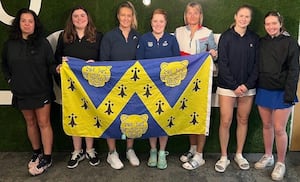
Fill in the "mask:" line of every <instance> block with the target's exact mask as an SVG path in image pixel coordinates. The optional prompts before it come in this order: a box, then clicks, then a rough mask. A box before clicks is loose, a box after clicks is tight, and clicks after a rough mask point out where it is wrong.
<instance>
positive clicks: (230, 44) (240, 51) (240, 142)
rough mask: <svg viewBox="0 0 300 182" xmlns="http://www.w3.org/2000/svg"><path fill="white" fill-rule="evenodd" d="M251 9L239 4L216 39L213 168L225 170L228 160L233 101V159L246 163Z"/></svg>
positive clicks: (252, 79) (253, 49)
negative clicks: (218, 152) (216, 151)
mask: <svg viewBox="0 0 300 182" xmlns="http://www.w3.org/2000/svg"><path fill="white" fill-rule="evenodd" d="M251 17H252V9H251V7H249V6H248V5H243V6H240V7H239V8H238V9H237V11H236V13H235V15H234V19H235V23H234V26H232V28H230V29H228V30H227V31H225V32H224V33H223V34H222V35H221V37H220V41H219V48H218V50H219V75H218V88H217V94H218V96H219V104H220V128H219V140H220V145H221V158H220V160H218V162H217V163H216V165H215V170H216V171H218V172H225V170H226V167H227V166H228V165H229V163H230V161H229V159H228V157H227V156H228V154H227V147H228V142H229V136H230V132H229V130H230V126H231V123H232V118H233V110H234V107H235V103H236V104H237V114H236V119H237V129H236V139H237V147H236V153H235V157H234V161H235V162H236V163H237V164H238V166H239V168H240V169H242V170H248V169H249V168H250V165H249V163H248V161H247V159H246V158H244V157H243V155H242V152H243V148H244V144H245V141H246V136H247V130H248V117H249V114H250V111H251V108H252V103H253V98H254V95H255V91H256V90H255V86H256V80H257V66H256V62H257V50H258V41H259V37H258V36H257V35H256V34H255V33H254V32H252V31H251V30H249V28H248V25H249V24H250V22H251Z"/></svg>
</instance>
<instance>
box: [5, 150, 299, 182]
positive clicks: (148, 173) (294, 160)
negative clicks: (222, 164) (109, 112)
mask: <svg viewBox="0 0 300 182" xmlns="http://www.w3.org/2000/svg"><path fill="white" fill-rule="evenodd" d="M30 155H31V154H30V153H28V152H25V153H24V152H0V182H14V181H22V182H23V181H28V182H29V181H37V182H38V181H54V182H60V181H63V182H68V181H70V182H73V181H75V182H76V181H82V182H85V181H87V182H89V181H104V182H106V181H117V182H118V181H120V182H121V181H124V182H127V181H128V182H148V181H149V182H160V181H162V182H168V181H170V182H177V181H178V182H185V181H187V182H194V181H195V182H196V181H197V182H206V181H207V182H218V181H220V182H221V181H222V182H223V181H224V182H267V181H272V180H271V177H270V175H271V172H272V168H267V169H264V170H256V169H254V168H253V165H254V162H256V161H257V160H258V159H259V158H260V157H261V155H262V154H258V153H255V154H252V153H251V154H245V157H246V158H247V159H248V160H249V162H250V166H251V168H250V170H247V171H242V170H240V169H239V168H238V166H237V165H236V164H235V162H234V161H233V160H232V156H231V157H230V158H231V164H230V165H229V167H228V168H227V170H226V172H225V173H218V172H215V170H214V164H215V162H216V161H217V159H218V157H219V154H205V155H204V158H205V160H206V163H205V165H204V166H201V167H200V168H199V169H196V170H193V171H187V170H185V169H183V168H182V167H181V162H180V161H179V154H170V155H169V156H168V157H167V160H168V168H167V169H165V170H159V169H156V168H149V167H147V164H146V161H147V158H148V156H147V154H137V155H138V156H139V158H140V160H141V165H140V166H139V167H133V166H131V165H130V164H129V162H128V161H127V160H126V158H125V154H120V156H121V159H122V161H123V162H124V165H125V167H124V168H123V169H122V170H115V169H112V168H111V167H110V166H109V164H108V163H107V162H106V154H104V153H103V154H100V155H99V157H100V160H101V163H100V164H99V165H98V166H96V167H93V166H90V165H89V163H88V161H87V160H84V161H82V162H81V163H80V164H79V165H78V167H77V168H75V169H68V168H67V167H66V164H67V161H68V159H69V157H70V154H69V153H66V152H62V153H54V154H53V165H52V167H51V168H49V169H48V170H47V171H46V172H45V173H44V174H42V175H39V176H35V177H32V176H30V175H29V173H28V169H27V162H28V159H29V158H30ZM286 165H287V172H286V175H285V178H284V180H283V181H286V182H298V181H299V182H300V152H289V153H288V154H287V160H286Z"/></svg>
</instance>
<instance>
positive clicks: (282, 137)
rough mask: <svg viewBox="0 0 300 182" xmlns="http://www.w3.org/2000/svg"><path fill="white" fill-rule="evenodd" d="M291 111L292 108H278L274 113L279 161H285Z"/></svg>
mask: <svg viewBox="0 0 300 182" xmlns="http://www.w3.org/2000/svg"><path fill="white" fill-rule="evenodd" d="M290 113H291V108H286V109H276V110H275V111H274V112H273V114H274V118H273V120H274V128H275V142H276V149H277V158H278V159H277V161H278V162H282V163H284V162H285V156H286V150H287V143H288V139H287V134H286V124H287V121H288V118H289V116H290Z"/></svg>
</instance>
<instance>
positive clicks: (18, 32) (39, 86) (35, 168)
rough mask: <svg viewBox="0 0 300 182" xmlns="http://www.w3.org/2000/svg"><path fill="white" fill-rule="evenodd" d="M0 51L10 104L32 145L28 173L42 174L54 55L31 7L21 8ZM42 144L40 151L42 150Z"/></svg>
mask: <svg viewBox="0 0 300 182" xmlns="http://www.w3.org/2000/svg"><path fill="white" fill-rule="evenodd" d="M11 28H12V31H11V33H10V37H9V39H8V41H6V42H5V44H4V47H3V52H2V71H3V73H4V77H5V79H6V81H7V82H8V84H9V86H10V88H11V91H12V93H13V100H12V105H13V106H14V107H16V108H18V109H20V110H21V112H22V114H23V116H24V118H25V121H26V125H27V134H28V138H29V140H30V142H31V145H32V148H33V155H32V158H31V160H30V161H29V163H28V168H29V173H30V174H32V175H38V174H42V173H43V172H44V171H45V170H46V169H47V168H48V167H50V166H51V163H52V159H51V153H52V143H53V131H52V127H51V122H50V106H51V104H50V103H51V102H52V101H53V100H54V94H53V90H52V76H51V75H52V74H55V73H56V65H55V59H54V56H53V52H52V49H51V46H50V44H49V42H48V41H47V40H46V39H45V38H44V37H43V36H42V25H41V23H40V21H39V19H38V17H37V15H36V14H35V12H34V11H32V10H29V9H25V8H24V9H21V10H19V11H18V13H17V15H16V18H15V19H14V21H13V23H12V27H11ZM42 147H43V154H42Z"/></svg>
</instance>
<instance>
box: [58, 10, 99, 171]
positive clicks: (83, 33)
mask: <svg viewBox="0 0 300 182" xmlns="http://www.w3.org/2000/svg"><path fill="white" fill-rule="evenodd" d="M101 39H102V33H100V32H97V31H96V27H95V25H94V23H93V21H92V18H91V16H90V15H89V13H88V12H87V10H86V9H85V8H83V7H81V6H79V7H75V8H73V10H72V11H71V13H70V15H69V17H68V19H67V22H66V27H65V29H64V31H63V32H62V33H61V34H60V36H59V38H58V43H57V47H56V51H55V58H56V60H57V61H59V62H60V63H61V60H62V57H63V56H71V57H76V58H80V59H83V60H86V61H87V62H94V61H98V60H99V56H100V55H99V51H100V42H101ZM72 139H73V146H74V151H73V152H72V155H71V158H70V160H69V162H68V168H70V169H73V168H75V167H77V165H78V163H79V162H80V161H82V160H83V159H84V157H85V155H86V157H87V158H88V159H89V163H90V164H91V165H92V166H96V165H98V164H99V163H100V160H99V158H98V157H97V155H96V154H97V153H96V151H95V149H94V148H93V143H94V139H93V138H91V137H85V143H86V150H85V152H86V154H84V151H83V150H82V137H80V136H72Z"/></svg>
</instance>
